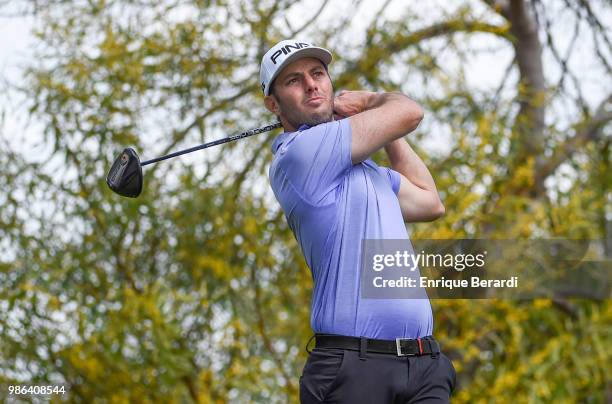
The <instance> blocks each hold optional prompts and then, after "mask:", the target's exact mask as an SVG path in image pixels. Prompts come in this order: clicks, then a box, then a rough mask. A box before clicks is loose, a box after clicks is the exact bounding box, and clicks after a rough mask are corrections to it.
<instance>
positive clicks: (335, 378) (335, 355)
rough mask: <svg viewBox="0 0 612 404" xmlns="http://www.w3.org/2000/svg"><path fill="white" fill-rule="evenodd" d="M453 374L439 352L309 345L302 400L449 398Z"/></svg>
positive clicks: (380, 402)
mask: <svg viewBox="0 0 612 404" xmlns="http://www.w3.org/2000/svg"><path fill="white" fill-rule="evenodd" d="M455 383H456V373H455V368H454V367H453V364H452V362H451V361H450V359H448V357H446V355H444V354H443V353H441V352H440V353H438V354H435V355H423V356H402V357H400V356H396V355H392V354H379V353H367V354H366V356H365V358H360V357H359V352H358V351H352V350H343V349H337V348H315V349H313V350H312V352H311V353H310V355H309V356H308V360H307V361H306V365H305V366H304V371H303V373H302V376H301V377H300V401H301V403H302V404H310V403H347V404H349V403H350V404H360V403H364V404H365V403H367V404H370V403H371V404H387V403H389V404H391V403H402V404H403V403H448V402H449V401H450V395H451V392H452V391H453V390H454V388H455Z"/></svg>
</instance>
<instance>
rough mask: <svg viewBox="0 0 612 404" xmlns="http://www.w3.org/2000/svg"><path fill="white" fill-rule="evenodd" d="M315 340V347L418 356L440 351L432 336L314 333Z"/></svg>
mask: <svg viewBox="0 0 612 404" xmlns="http://www.w3.org/2000/svg"><path fill="white" fill-rule="evenodd" d="M315 340H316V343H315V348H340V349H349V350H352V351H365V352H373V353H385V354H394V355H397V356H420V355H429V354H437V353H439V352H440V345H439V344H438V341H436V340H435V339H434V337H432V336H427V337H423V338H417V339H409V338H396V339H395V340H386V339H370V338H359V337H347V336H344V335H333V334H315Z"/></svg>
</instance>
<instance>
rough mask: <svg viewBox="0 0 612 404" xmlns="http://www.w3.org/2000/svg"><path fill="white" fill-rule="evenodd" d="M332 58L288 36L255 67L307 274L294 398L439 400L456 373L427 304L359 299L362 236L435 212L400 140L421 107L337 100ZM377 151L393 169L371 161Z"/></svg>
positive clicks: (384, 100)
mask: <svg viewBox="0 0 612 404" xmlns="http://www.w3.org/2000/svg"><path fill="white" fill-rule="evenodd" d="M331 60H332V55H331V53H330V52H329V51H328V50H326V49H323V48H319V47H315V46H312V45H311V44H309V43H307V42H304V41H298V40H286V41H281V42H279V43H278V44H276V45H275V46H273V47H272V48H271V49H270V50H269V51H268V52H267V53H266V54H265V55H264V57H263V59H262V62H261V71H260V76H261V77H260V78H261V86H262V89H263V93H264V96H265V98H264V103H265V106H266V108H267V109H268V110H269V111H270V112H272V113H274V114H275V115H276V116H277V117H278V118H279V120H280V122H281V123H282V125H283V128H284V129H285V132H284V133H282V134H281V135H279V136H278V137H277V138H276V140H275V141H274V143H273V145H272V152H273V153H274V159H273V161H272V164H271V166H270V181H271V185H272V189H273V190H274V194H275V195H276V198H277V199H278V201H279V203H280V204H281V207H282V208H283V210H284V212H285V217H286V219H287V221H288V223H289V226H290V227H291V230H292V231H293V233H294V235H295V237H296V239H297V240H298V242H299V245H300V247H301V249H302V252H303V254H304V257H305V259H306V262H307V263H308V266H309V267H310V270H311V272H312V276H313V281H314V290H313V298H312V314H311V326H312V329H313V331H314V332H315V339H316V343H315V349H314V350H312V352H310V354H309V357H308V360H307V362H306V365H305V367H304V370H303V374H302V377H301V378H300V400H301V401H302V403H318V402H333V403H351V404H354V403H408V402H410V403H416V402H448V401H449V397H450V393H451V391H452V390H453V389H454V385H455V370H454V368H453V365H452V363H451V362H450V360H449V359H448V358H447V357H446V356H445V355H444V354H442V353H441V352H440V350H439V345H438V344H437V342H436V341H435V339H433V337H432V336H431V335H432V331H433V318H432V312H431V306H430V303H429V300H428V299H427V298H424V299H364V298H362V297H361V296H360V265H361V263H360V257H361V249H362V240H363V239H406V240H407V239H408V234H407V231H406V227H405V224H404V222H405V221H406V222H415V221H431V220H434V219H436V218H438V217H440V216H442V215H443V214H444V207H443V205H442V203H441V201H440V198H439V197H438V193H437V190H436V186H435V184H434V180H433V178H432V177H431V174H430V173H429V170H428V169H427V167H426V166H425V164H424V163H423V161H422V160H421V159H420V158H419V157H418V156H417V155H416V154H415V153H414V151H413V150H412V149H411V147H410V146H409V145H408V143H407V142H406V141H405V140H404V139H403V136H404V135H406V134H407V133H409V132H411V131H413V130H414V129H415V128H416V127H417V126H418V124H419V122H420V121H421V119H422V118H423V111H422V109H421V108H420V107H419V105H417V104H416V103H415V102H414V101H412V100H410V99H409V98H407V97H406V96H404V95H402V94H399V93H371V92H366V91H343V92H341V93H340V95H339V96H338V97H335V98H334V93H333V88H332V83H331V79H330V76H329V74H328V70H327V66H328V65H329V63H330V62H331ZM336 119H337V120H336ZM383 147H384V148H385V151H386V152H387V154H388V156H389V160H390V162H391V166H392V169H390V168H384V167H379V166H377V165H376V164H375V163H374V162H373V161H372V160H371V159H369V157H370V156H371V155H372V154H373V153H374V152H375V151H377V150H379V149H381V148H383ZM396 338H399V340H396Z"/></svg>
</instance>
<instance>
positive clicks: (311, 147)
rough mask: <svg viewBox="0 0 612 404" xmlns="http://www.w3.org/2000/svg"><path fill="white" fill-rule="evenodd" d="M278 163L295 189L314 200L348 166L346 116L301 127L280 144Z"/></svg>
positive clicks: (336, 182) (332, 186)
mask: <svg viewBox="0 0 612 404" xmlns="http://www.w3.org/2000/svg"><path fill="white" fill-rule="evenodd" d="M277 153H281V156H280V158H281V160H280V162H279V163H280V167H281V168H282V169H283V171H285V173H286V175H287V178H288V179H289V181H290V182H291V184H292V185H293V187H294V188H295V190H296V191H297V192H298V193H299V194H300V195H301V196H302V197H303V198H305V199H306V200H307V201H308V202H309V203H313V204H317V203H319V202H321V201H322V200H323V198H324V197H325V196H326V195H328V194H329V193H330V192H331V191H333V190H334V189H335V188H336V187H338V185H340V183H341V182H342V180H343V179H344V177H345V176H346V174H347V173H348V171H349V169H350V168H351V167H352V161H351V126H350V122H349V120H348V119H342V120H339V121H332V122H327V123H323V124H319V125H316V126H313V127H311V128H308V129H305V130H302V131H301V132H299V134H298V135H297V136H295V137H294V138H293V139H292V140H291V141H290V142H288V144H286V145H281V147H280V148H279V150H278V152H277Z"/></svg>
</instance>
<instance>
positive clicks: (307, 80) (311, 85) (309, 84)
mask: <svg viewBox="0 0 612 404" xmlns="http://www.w3.org/2000/svg"><path fill="white" fill-rule="evenodd" d="M304 86H305V87H306V91H308V92H310V91H315V90H317V82H316V81H315V80H314V79H313V78H312V77H310V76H309V75H306V76H305V77H304Z"/></svg>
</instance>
